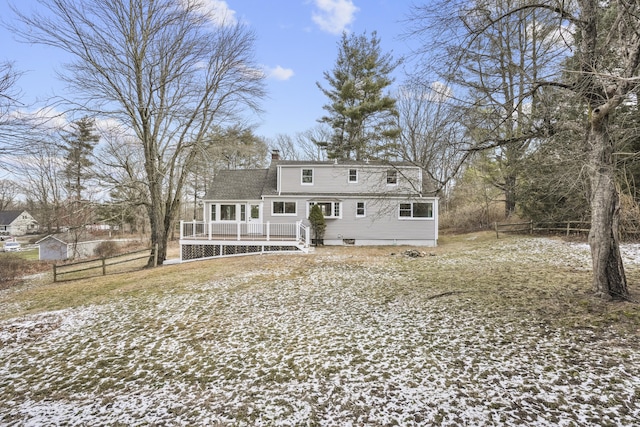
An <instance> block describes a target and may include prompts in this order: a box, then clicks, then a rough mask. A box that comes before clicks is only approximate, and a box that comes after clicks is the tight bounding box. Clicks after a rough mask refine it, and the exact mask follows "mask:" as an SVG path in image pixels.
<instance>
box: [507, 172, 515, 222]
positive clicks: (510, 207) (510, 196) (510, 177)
mask: <svg viewBox="0 0 640 427" xmlns="http://www.w3.org/2000/svg"><path fill="white" fill-rule="evenodd" d="M504 181H505V182H504V199H505V203H504V216H505V217H506V218H510V217H511V215H513V214H515V213H516V176H515V174H507V176H506V177H505V180H504Z"/></svg>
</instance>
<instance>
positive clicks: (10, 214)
mask: <svg viewBox="0 0 640 427" xmlns="http://www.w3.org/2000/svg"><path fill="white" fill-rule="evenodd" d="M22 212H24V211H23V210H22V211H2V212H0V225H9V224H11V223H12V222H13V221H15V220H16V218H18V217H19V216H20V215H21V214H22Z"/></svg>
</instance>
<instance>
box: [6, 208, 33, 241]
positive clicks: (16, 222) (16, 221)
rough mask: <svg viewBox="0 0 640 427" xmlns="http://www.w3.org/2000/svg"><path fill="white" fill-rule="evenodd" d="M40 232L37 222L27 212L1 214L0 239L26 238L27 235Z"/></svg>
mask: <svg viewBox="0 0 640 427" xmlns="http://www.w3.org/2000/svg"><path fill="white" fill-rule="evenodd" d="M37 231H38V221H36V220H35V219H34V218H33V217H32V216H31V214H30V213H29V212H27V211H2V212H0V237H2V236H24V235H25V234H27V233H35V232H37Z"/></svg>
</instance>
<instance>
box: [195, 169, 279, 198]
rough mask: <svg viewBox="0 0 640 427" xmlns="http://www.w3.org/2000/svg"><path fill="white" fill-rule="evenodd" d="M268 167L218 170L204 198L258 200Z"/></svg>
mask: <svg viewBox="0 0 640 427" xmlns="http://www.w3.org/2000/svg"><path fill="white" fill-rule="evenodd" d="M267 171H268V169H239V170H222V171H219V172H218V173H217V174H216V176H215V178H214V179H213V182H212V183H211V187H210V188H209V191H207V194H206V195H205V196H204V198H205V199H206V200H260V198H261V197H262V188H263V186H264V184H265V181H266V177H267Z"/></svg>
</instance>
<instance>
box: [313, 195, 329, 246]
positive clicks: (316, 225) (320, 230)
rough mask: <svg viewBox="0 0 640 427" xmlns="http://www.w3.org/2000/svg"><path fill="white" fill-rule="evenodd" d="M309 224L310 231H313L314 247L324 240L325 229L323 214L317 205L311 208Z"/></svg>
mask: <svg viewBox="0 0 640 427" xmlns="http://www.w3.org/2000/svg"><path fill="white" fill-rule="evenodd" d="M309 222H310V223H311V229H312V230H313V234H314V236H315V241H316V246H318V243H319V242H321V241H322V239H323V238H324V232H325V230H326V229H327V224H326V222H325V220H324V214H323V213H322V209H320V206H319V205H313V206H311V211H310V212H309Z"/></svg>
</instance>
